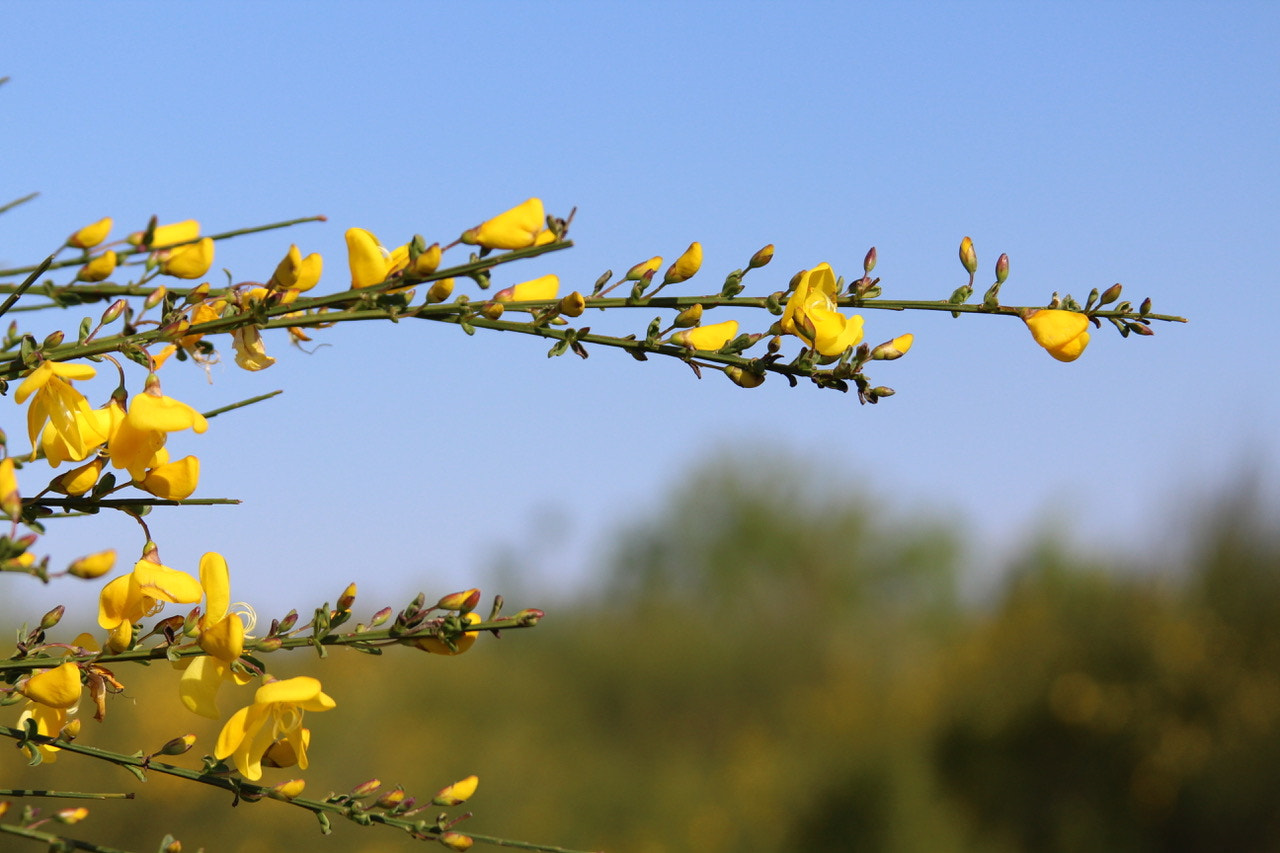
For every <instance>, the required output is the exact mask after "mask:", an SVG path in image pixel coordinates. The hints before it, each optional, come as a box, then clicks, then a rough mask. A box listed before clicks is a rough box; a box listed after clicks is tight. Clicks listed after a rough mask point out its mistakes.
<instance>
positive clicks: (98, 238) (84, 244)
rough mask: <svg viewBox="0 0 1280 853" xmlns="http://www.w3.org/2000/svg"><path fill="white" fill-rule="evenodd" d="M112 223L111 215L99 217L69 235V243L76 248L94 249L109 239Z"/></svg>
mask: <svg viewBox="0 0 1280 853" xmlns="http://www.w3.org/2000/svg"><path fill="white" fill-rule="evenodd" d="M111 225H112V220H111V217H110V216H107V217H104V218H102V219H99V220H98V221H97V222H94V223H92V224H89V225H86V226H85V227H83V228H81V229H80V230H79V231H77V232H76V233H74V234H72V235H71V236H70V237H68V238H67V245H68V246H71V247H73V248H76V249H92V248H93V247H94V246H96V245H98V244H99V243H101V242H102V241H103V240H105V239H107V235H108V234H110V233H111Z"/></svg>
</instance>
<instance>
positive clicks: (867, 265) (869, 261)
mask: <svg viewBox="0 0 1280 853" xmlns="http://www.w3.org/2000/svg"><path fill="white" fill-rule="evenodd" d="M875 268H876V247H875V246H872V247H871V248H870V249H868V250H867V256H866V257H865V258H863V259H862V271H863V272H864V273H866V274H867V275H870V274H871V271H872V270H873V269H875Z"/></svg>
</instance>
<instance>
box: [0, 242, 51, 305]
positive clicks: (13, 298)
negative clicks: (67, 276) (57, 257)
mask: <svg viewBox="0 0 1280 853" xmlns="http://www.w3.org/2000/svg"><path fill="white" fill-rule="evenodd" d="M52 263H53V255H50V256H49V257H47V258H45V259H44V263H42V264H40V265H39V266H36V267H34V268H33V272H32V273H31V275H29V276H27V277H26V279H24V280H23V282H22V284H20V285H18V286H17V287H15V288H14V289H13V292H12V293H10V294H9V298H8V299H6V300H5V301H4V303H3V304H0V317H2V316H4V314H5V313H6V312H8V310H9V309H10V308H12V307H13V303H15V302H17V301H18V299H19V298H20V297H21V296H22V294H24V293H26V291H27V288H29V287H31V285H33V284H35V283H36V279H38V278H39V277H40V276H41V275H42V274H43V273H44V271H45V270H47V269H48V268H49V265H50V264H52Z"/></svg>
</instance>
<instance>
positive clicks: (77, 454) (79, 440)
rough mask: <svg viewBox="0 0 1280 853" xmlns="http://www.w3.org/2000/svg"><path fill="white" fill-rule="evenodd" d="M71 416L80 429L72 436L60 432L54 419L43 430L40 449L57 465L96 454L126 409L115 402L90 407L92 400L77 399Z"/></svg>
mask: <svg viewBox="0 0 1280 853" xmlns="http://www.w3.org/2000/svg"><path fill="white" fill-rule="evenodd" d="M71 417H72V419H73V420H74V421H75V424H76V427H77V428H76V429H75V430H72V431H71V432H70V436H69V437H68V436H66V435H63V434H62V433H61V432H59V431H58V430H57V429H56V428H55V427H54V425H53V422H52V421H49V422H47V423H45V425H44V428H43V429H42V430H41V431H40V449H41V450H43V451H44V458H45V460H46V461H47V462H48V463H49V464H50V465H51V466H52V467H54V468H57V467H58V466H59V465H61V464H62V463H63V462H67V461H71V462H80V461H81V460H83V459H87V458H88V457H89V456H91V455H93V454H94V452H95V451H97V449H98V448H99V447H101V446H102V444H103V442H105V441H106V440H107V438H108V437H109V436H110V435H111V433H112V431H113V430H114V429H115V427H116V426H117V425H118V424H119V421H120V418H123V417H124V412H121V411H120V408H119V407H118V406H115V405H113V404H111V403H108V404H107V405H106V406H103V407H102V408H100V409H90V408H89V402H88V401H87V400H83V399H81V400H80V401H77V403H76V407H75V409H74V410H73V411H72V413H71Z"/></svg>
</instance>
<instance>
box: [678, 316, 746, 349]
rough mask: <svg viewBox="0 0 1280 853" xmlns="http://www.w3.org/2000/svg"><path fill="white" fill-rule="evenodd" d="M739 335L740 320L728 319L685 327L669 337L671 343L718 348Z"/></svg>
mask: <svg viewBox="0 0 1280 853" xmlns="http://www.w3.org/2000/svg"><path fill="white" fill-rule="evenodd" d="M737 336H738V321H737V320H726V321H725V322H723V323H712V324H711V325H710V326H698V327H697V328H693V329H683V330H681V331H679V332H676V333H675V334H673V335H672V336H671V338H670V339H669V342H670V343H673V344H676V345H678V346H682V347H688V348H689V349H700V350H718V349H720V347H722V346H724V345H725V344H727V343H729V341H731V340H733V339H734V338H736V337H737Z"/></svg>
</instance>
